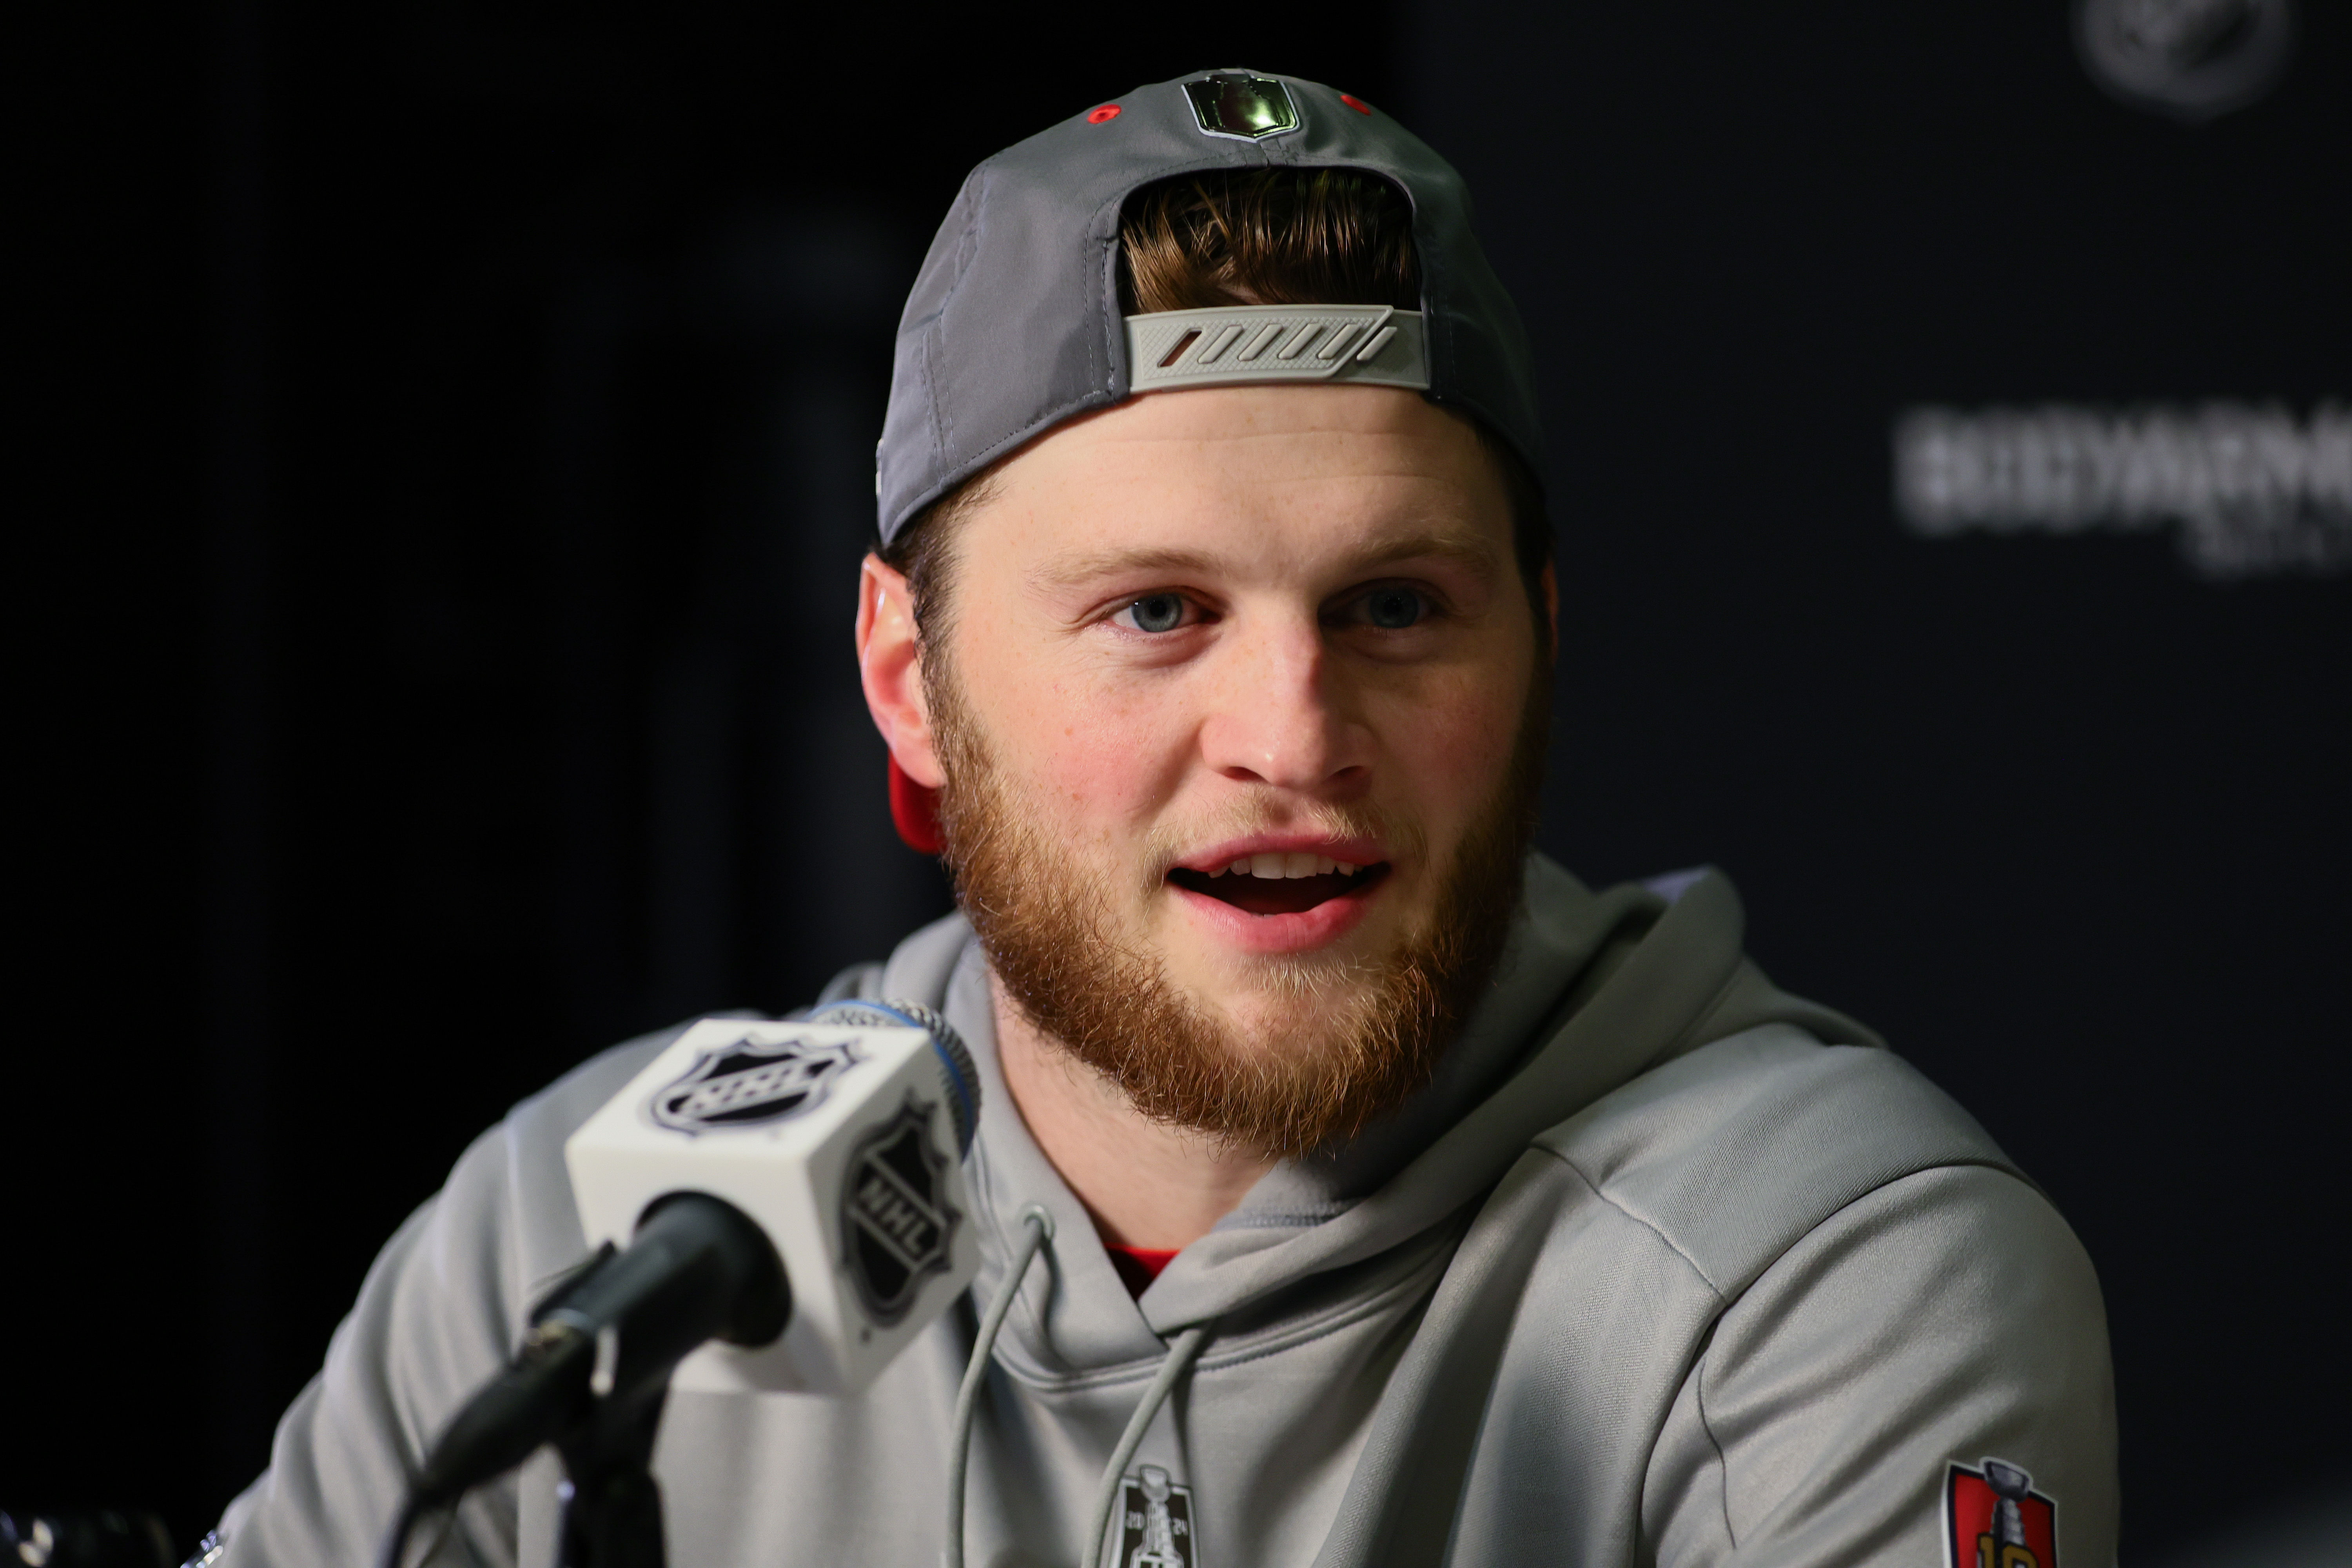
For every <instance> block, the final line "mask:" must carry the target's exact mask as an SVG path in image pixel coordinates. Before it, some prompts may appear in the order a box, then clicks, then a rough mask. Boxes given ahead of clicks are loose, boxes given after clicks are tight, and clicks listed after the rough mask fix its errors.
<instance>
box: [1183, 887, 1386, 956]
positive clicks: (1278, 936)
mask: <svg viewBox="0 0 2352 1568" xmlns="http://www.w3.org/2000/svg"><path fill="white" fill-rule="evenodd" d="M1395 875H1396V874H1395V873H1394V872H1393V871H1391V873H1390V874H1389V875H1388V876H1386V877H1383V878H1381V879H1380V880H1379V881H1378V882H1375V883H1374V884H1373V885H1372V886H1370V888H1367V889H1364V890H1363V891H1362V892H1360V893H1342V894H1340V895H1339V897H1338V898H1336V899H1326V900H1323V901H1322V902H1321V903H1319V904H1318V905H1316V906H1315V907H1314V908H1313V909H1311V910H1299V911H1298V912H1297V913H1296V914H1286V915H1254V914H1252V913H1250V912H1249V911H1248V910H1244V909H1236V908H1235V907H1234V906H1233V905H1232V904H1229V903H1227V902H1225V901H1224V900H1223V899H1213V898H1211V897H1209V895H1208V894H1206V893H1196V892H1194V891H1193V890H1192V889H1190V888H1186V887H1182V886H1180V885H1179V884H1177V883H1174V882H1169V883H1166V884H1164V885H1165V886H1166V888H1167V889H1168V890H1169V891H1170V892H1171V893H1173V894H1175V895H1176V897H1177V899H1178V900H1179V901H1180V902H1181V903H1182V904H1183V905H1184V906H1185V907H1186V908H1188V909H1190V910H1192V912H1193V913H1194V914H1195V915H1196V916H1197V917H1198V918H1200V919H1201V920H1203V921H1207V922H1208V924H1209V928H1210V929H1211V930H1212V931H1215V932H1216V933H1217V934H1218V935H1219V936H1220V937H1222V938H1223V939H1224V941H1225V942H1228V943H1230V944H1231V945H1233V946H1234V947H1238V948H1240V949H1241V950H1242V951H1243V952H1307V951H1308V950H1309V949H1312V948H1318V947H1322V946H1324V945H1326V944H1327V943H1329V942H1337V941H1339V938H1341V937H1343V936H1345V935H1347V934H1348V932H1349V931H1353V930H1354V929H1355V928H1356V925H1357V923H1358V922H1359V921H1362V919H1363V918H1364V914H1365V911H1366V910H1369V909H1370V906H1371V902H1372V900H1374V899H1377V898H1379V897H1380V896H1381V889H1383V888H1385V887H1387V886H1388V884H1389V883H1390V882H1391V880H1393V879H1394V878H1395Z"/></svg>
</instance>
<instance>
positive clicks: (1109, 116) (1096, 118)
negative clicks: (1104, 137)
mask: <svg viewBox="0 0 2352 1568" xmlns="http://www.w3.org/2000/svg"><path fill="white" fill-rule="evenodd" d="M1117 119H1118V104H1116V103H1106V104H1104V105H1103V106H1102V107H1101V108H1100V109H1097V110H1091V111H1089V112H1088V113H1087V124H1089V125H1100V124H1102V123H1103V122H1104V121H1111V120H1117Z"/></svg>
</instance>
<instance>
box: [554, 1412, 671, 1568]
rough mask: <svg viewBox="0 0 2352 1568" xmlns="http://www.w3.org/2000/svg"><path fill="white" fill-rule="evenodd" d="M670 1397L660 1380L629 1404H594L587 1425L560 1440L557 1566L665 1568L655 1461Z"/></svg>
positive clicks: (658, 1486) (557, 1448) (576, 1567)
mask: <svg viewBox="0 0 2352 1568" xmlns="http://www.w3.org/2000/svg"><path fill="white" fill-rule="evenodd" d="M668 1394H669V1381H668V1380H667V1378H665V1379H663V1380H661V1381H660V1382H658V1383H656V1384H655V1385H654V1386H653V1388H652V1390H651V1391H650V1393H647V1394H643V1395H640V1396H639V1397H637V1398H635V1399H634V1400H629V1401H626V1402H617V1401H615V1400H614V1399H612V1398H610V1397H605V1398H602V1399H599V1400H597V1401H596V1405H595V1410H594V1413H593V1415H591V1416H590V1417H589V1418H588V1419H587V1420H585V1421H583V1422H582V1423H580V1424H579V1425H578V1426H575V1427H573V1428H572V1430H571V1431H570V1432H569V1433H567V1434H565V1435H564V1436H562V1437H561V1438H559V1439H557V1441H556V1446H555V1447H556V1452H557V1453H558V1454H560V1455H561V1456H562V1459H563V1484H562V1489H561V1490H560V1492H559V1494H558V1495H559V1496H561V1497H562V1500H563V1522H562V1530H561V1531H560V1533H559V1535H558V1537H557V1539H558V1542H559V1544H558V1546H557V1548H556V1553H555V1562H556V1568H665V1565H666V1563H667V1554H666V1548H665V1546H664V1543H663V1540H662V1501H661V1486H660V1483H658V1482H656V1480H655V1479H654V1476H653V1457H654V1438H655V1436H656V1434H657V1433H658V1432H659V1431H660V1429H661V1415H662V1405H663V1403H664V1401H665V1400H666V1399H667V1395H668Z"/></svg>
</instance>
